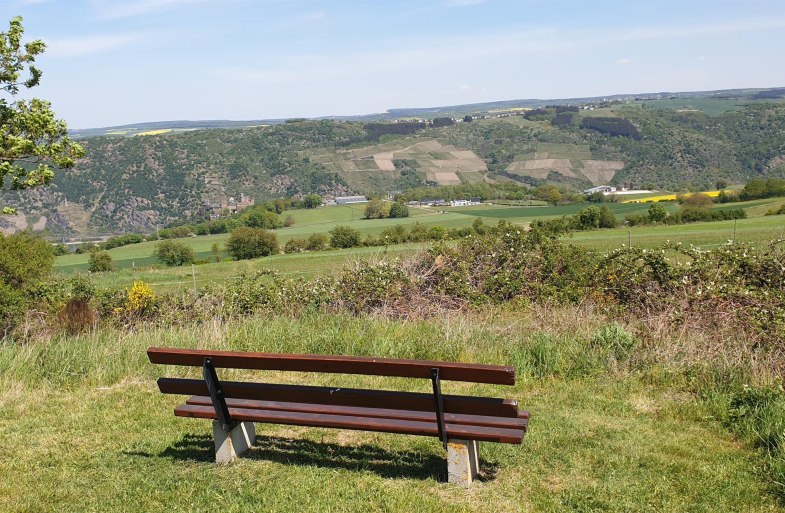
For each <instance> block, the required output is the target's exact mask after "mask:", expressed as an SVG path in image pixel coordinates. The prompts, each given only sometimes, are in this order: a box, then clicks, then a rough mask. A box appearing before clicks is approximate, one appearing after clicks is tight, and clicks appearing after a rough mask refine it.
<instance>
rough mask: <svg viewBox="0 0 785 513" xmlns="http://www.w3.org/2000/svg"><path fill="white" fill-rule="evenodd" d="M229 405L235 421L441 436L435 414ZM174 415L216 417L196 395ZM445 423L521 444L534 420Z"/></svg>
mask: <svg viewBox="0 0 785 513" xmlns="http://www.w3.org/2000/svg"><path fill="white" fill-rule="evenodd" d="M226 405H227V406H228V407H229V414H230V415H231V417H232V419H235V420H238V421H246V422H257V423H269V424H292V425H297V426H312V427H330V428H338V429H357V430H364V431H380V432H385V433H398V434H404V435H418V436H439V427H438V425H437V423H436V414H435V413H428V412H412V411H406V410H391V409H389V408H357V407H345V406H328V405H321V404H303V403H286V402H273V401H252V400H236V399H227V401H226ZM174 414H175V415H176V416H178V417H196V418H203V419H216V418H217V417H216V414H215V409H214V408H213V406H212V401H211V400H210V398H209V397H205V396H194V397H191V398H190V399H188V400H187V401H186V404H183V405H181V406H178V407H177V408H175V410H174ZM445 422H446V427H447V432H448V433H449V435H450V436H451V437H453V438H460V439H470V440H477V441H479V442H497V443H509V444H520V443H521V442H522V441H523V435H524V434H525V432H526V428H527V426H528V423H529V419H528V413H526V412H524V413H523V416H521V417H516V418H506V417H484V416H481V415H456V414H447V415H445Z"/></svg>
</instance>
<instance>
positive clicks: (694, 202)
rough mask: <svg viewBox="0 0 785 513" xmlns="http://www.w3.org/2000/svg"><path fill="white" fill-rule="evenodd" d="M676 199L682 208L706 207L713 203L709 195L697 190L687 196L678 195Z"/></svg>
mask: <svg viewBox="0 0 785 513" xmlns="http://www.w3.org/2000/svg"><path fill="white" fill-rule="evenodd" d="M678 199H679V203H681V204H682V208H707V207H711V206H712V205H713V204H714V200H713V199H711V196H709V195H708V194H704V193H702V192H697V193H695V194H690V195H688V196H679V197H678Z"/></svg>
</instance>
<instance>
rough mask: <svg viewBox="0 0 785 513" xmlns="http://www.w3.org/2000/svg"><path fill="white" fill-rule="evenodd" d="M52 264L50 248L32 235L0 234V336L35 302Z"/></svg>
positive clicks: (21, 233)
mask: <svg viewBox="0 0 785 513" xmlns="http://www.w3.org/2000/svg"><path fill="white" fill-rule="evenodd" d="M53 264H54V251H53V250H52V245H51V244H50V243H48V242H46V241H44V240H42V239H40V238H39V237H37V236H35V235H33V233H32V232H29V231H22V232H18V233H15V234H13V235H9V236H5V235H3V234H1V233H0V334H4V333H7V332H8V331H9V330H11V329H13V328H14V327H15V326H16V324H17V322H18V321H19V320H20V318H21V316H22V315H23V314H24V313H25V311H27V309H28V308H29V307H30V306H31V305H32V304H33V302H34V301H35V300H36V299H37V298H36V295H37V294H38V293H39V292H40V289H41V287H42V285H43V282H44V281H45V280H46V279H47V278H48V277H49V275H50V274H51V272H52V265H53Z"/></svg>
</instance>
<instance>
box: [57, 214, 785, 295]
mask: <svg viewBox="0 0 785 513" xmlns="http://www.w3.org/2000/svg"><path fill="white" fill-rule="evenodd" d="M782 204H785V198H773V199H766V200H755V201H748V202H743V203H735V204H734V203H732V204H727V205H718V206H717V207H716V208H718V209H722V208H744V209H745V210H747V212H748V215H749V216H750V218H748V219H740V220H738V221H721V222H712V223H692V224H684V225H673V226H671V225H665V226H638V227H633V228H629V229H628V228H624V227H621V228H616V229H611V230H597V231H588V232H578V233H575V234H573V235H571V236H570V239H569V240H570V242H572V243H574V244H578V245H581V246H585V247H588V248H592V249H596V250H599V251H611V250H613V249H617V248H620V247H622V245H625V244H629V243H632V244H633V245H634V246H640V247H646V248H652V247H656V246H659V245H661V244H663V243H664V242H666V241H671V242H681V243H682V244H684V245H685V246H689V245H694V246H700V247H704V248H708V247H713V246H717V245H720V244H724V243H727V241H729V240H736V241H739V242H749V243H753V244H765V243H768V242H770V241H772V240H775V239H780V238H785V217H783V216H765V215H764V214H765V213H766V212H768V211H769V210H770V209H772V208H779V206H780V205H782ZM608 206H609V208H611V210H612V211H613V212H614V213H615V214H616V215H617V216H618V217H619V218H620V219H621V218H623V217H624V215H625V214H628V213H637V212H645V211H646V210H647V209H648V205H645V204H636V203H629V204H628V203H610V204H608ZM663 206H664V207H665V208H666V210H669V211H676V210H677V209H678V206H677V205H676V204H675V203H671V202H666V203H664V204H663ZM583 208H586V205H585V204H583V205H565V206H558V207H552V206H530V207H525V206H504V205H476V206H469V207H455V208H450V207H439V208H438V209H436V208H421V209H420V208H412V209H410V212H411V217H409V218H405V219H375V220H367V219H362V215H363V210H364V206H362V205H346V206H335V207H324V208H320V209H313V210H309V209H303V210H293V211H287V213H286V215H289V214H291V215H292V216H293V217H294V218H295V220H296V224H295V226H292V227H289V228H282V229H279V230H276V234H277V236H278V240H279V242H280V243H281V244H284V243H285V242H286V241H288V240H290V239H292V238H303V237H307V236H308V235H310V234H313V233H327V232H328V231H329V230H331V229H332V228H334V227H335V226H337V225H346V226H351V227H354V228H357V229H358V230H359V231H360V232H361V233H362V234H363V236H366V235H376V234H378V233H380V232H381V231H383V230H384V229H386V228H389V227H391V226H396V225H402V226H405V227H407V228H408V227H410V226H412V225H413V224H414V223H421V224H423V225H425V226H444V227H446V228H463V227H469V226H471V225H472V224H473V223H474V222H475V220H476V219H478V218H479V219H482V220H483V221H484V222H485V223H486V224H488V225H496V224H497V223H498V222H499V221H500V220H506V221H509V222H511V223H514V224H519V225H521V226H523V227H525V226H527V225H528V224H529V223H530V222H532V221H533V220H535V219H553V218H557V217H561V216H565V215H573V214H575V213H577V212H578V211H579V210H581V209H583ZM227 237H228V235H227V234H220V235H207V236H200V237H191V238H185V239H179V240H180V241H182V242H184V243H186V244H187V245H189V246H191V247H192V248H193V249H194V251H195V252H196V255H197V259H200V260H204V261H210V263H203V264H200V265H196V266H194V267H191V266H186V267H179V268H178V267H175V268H167V267H162V266H160V265H158V262H157V260H156V259H155V257H153V256H152V255H153V250H154V249H155V245H156V244H157V242H154V241H151V242H144V243H141V244H131V245H128V246H123V247H120V248H115V249H112V250H110V251H109V253H110V254H111V255H112V258H113V260H114V264H115V268H116V269H117V270H116V271H114V272H110V273H103V274H98V275H96V276H95V278H94V279H95V282H96V284H97V286H98V287H99V288H111V289H115V288H126V287H129V286H130V285H131V284H132V283H133V281H134V280H135V279H137V280H143V281H145V282H148V283H150V284H152V286H154V287H155V288H156V290H168V289H181V288H192V287H193V286H194V284H195V285H196V286H197V287H201V286H204V285H206V284H208V283H214V282H219V283H223V282H226V281H227V280H231V279H234V278H237V277H239V276H240V275H242V273H244V272H253V271H260V270H263V269H268V270H274V271H276V272H278V273H281V274H284V275H291V276H302V277H311V276H315V275H318V274H322V273H329V272H334V271H336V270H339V269H340V268H342V267H343V266H344V265H346V264H347V263H349V262H352V261H354V260H358V259H366V258H380V257H383V256H404V255H408V254H411V253H413V252H416V251H419V250H422V249H423V248H426V247H428V244H427V243H417V244H401V245H391V246H388V247H387V248H385V247H361V248H350V249H340V250H330V251H323V252H307V253H298V254H279V255H275V256H271V257H267V258H262V259H257V260H252V261H241V262H234V261H231V260H227V255H226V254H225V252H224V250H223V246H224V243H225V241H226V239H227ZM214 244H218V246H219V248H220V250H219V254H218V257H219V258H220V259H221V260H222V261H220V262H215V257H216V255H215V254H214V253H213V251H212V247H213V245H214ZM87 261H88V255H76V254H72V255H65V256H61V257H58V258H57V263H56V271H57V272H58V273H59V274H61V275H71V274H73V273H80V272H85V271H86V270H87V265H88V264H87Z"/></svg>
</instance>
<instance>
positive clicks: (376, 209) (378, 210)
mask: <svg viewBox="0 0 785 513" xmlns="http://www.w3.org/2000/svg"><path fill="white" fill-rule="evenodd" d="M386 217H390V204H389V203H387V202H386V201H382V200H380V199H379V198H374V199H372V200H371V201H369V202H368V204H367V205H365V218H366V219H384V218H386Z"/></svg>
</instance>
